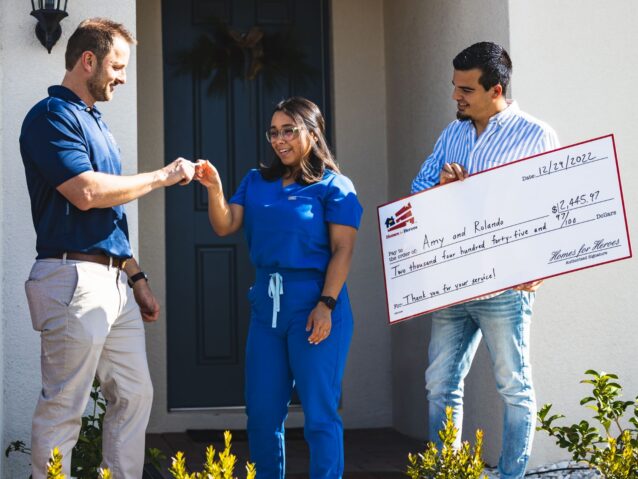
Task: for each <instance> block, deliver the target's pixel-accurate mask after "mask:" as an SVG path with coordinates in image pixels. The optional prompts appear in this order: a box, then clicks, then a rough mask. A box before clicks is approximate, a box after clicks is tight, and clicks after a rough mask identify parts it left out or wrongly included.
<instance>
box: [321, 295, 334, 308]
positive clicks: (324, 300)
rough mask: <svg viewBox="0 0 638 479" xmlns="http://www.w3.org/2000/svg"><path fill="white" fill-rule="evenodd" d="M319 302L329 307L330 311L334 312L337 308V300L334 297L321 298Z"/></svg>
mask: <svg viewBox="0 0 638 479" xmlns="http://www.w3.org/2000/svg"><path fill="white" fill-rule="evenodd" d="M319 301H320V302H322V303H323V304H325V305H326V306H328V308H329V309H331V310H333V309H335V308H336V307H337V300H336V299H334V298H333V297H332V296H320V297H319Z"/></svg>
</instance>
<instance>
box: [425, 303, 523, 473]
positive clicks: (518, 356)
mask: <svg viewBox="0 0 638 479" xmlns="http://www.w3.org/2000/svg"><path fill="white" fill-rule="evenodd" d="M534 296H535V294H534V293H528V292H523V291H514V290H507V291H505V292H504V293H502V294H500V295H498V296H495V297H493V298H490V299H484V300H475V301H469V302H467V303H463V304H458V305H455V306H451V307H449V308H447V309H443V310H441V311H435V312H434V313H432V337H431V339H430V346H429V349H428V355H429V360H430V364H429V366H428V369H427V371H426V373H425V380H426V389H427V391H428V401H429V437H430V440H434V441H436V443H437V445H438V446H439V447H440V441H439V438H438V434H437V431H438V430H439V429H441V428H442V427H443V424H444V423H445V407H446V406H452V408H453V410H454V423H455V425H456V427H457V428H458V429H459V435H458V437H457V441H458V443H457V445H458V444H460V437H461V426H462V424H463V385H464V380H465V376H466V375H467V373H468V371H469V370H470V366H471V364H472V360H473V359H474V354H475V353H476V349H477V348H478V345H479V343H480V341H481V337H482V336H484V337H485V343H486V345H487V349H488V350H489V353H490V356H491V358H492V365H493V367H494V376H495V378H496V386H497V388H498V392H499V394H500V395H501V397H502V398H503V401H504V403H505V417H504V421H503V443H502V449H501V457H500V460H499V463H498V470H499V473H500V475H501V479H520V478H522V477H523V476H524V475H525V469H526V467H527V461H528V460H529V455H530V452H531V449H532V440H533V437H534V429H535V422H536V399H535V397H534V388H533V385H532V368H531V364H530V355H529V335H530V321H531V315H532V303H533V302H534ZM486 407H487V405H486Z"/></svg>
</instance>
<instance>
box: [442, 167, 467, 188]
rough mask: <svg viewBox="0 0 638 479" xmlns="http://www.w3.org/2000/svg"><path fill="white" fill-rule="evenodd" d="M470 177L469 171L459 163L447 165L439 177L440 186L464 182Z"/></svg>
mask: <svg viewBox="0 0 638 479" xmlns="http://www.w3.org/2000/svg"><path fill="white" fill-rule="evenodd" d="M468 176H469V174H468V172H467V170H466V169H465V168H463V167H462V166H461V165H459V164H458V163H445V164H444V165H443V168H442V169H441V174H440V175H439V184H440V185H444V184H446V183H452V182H453V181H457V180H459V181H463V180H464V179H465V178H467V177H468Z"/></svg>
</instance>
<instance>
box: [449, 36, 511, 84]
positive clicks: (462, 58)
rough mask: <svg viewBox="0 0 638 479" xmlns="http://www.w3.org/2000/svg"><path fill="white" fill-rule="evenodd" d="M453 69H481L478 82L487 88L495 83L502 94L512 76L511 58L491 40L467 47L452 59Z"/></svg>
mask: <svg viewBox="0 0 638 479" xmlns="http://www.w3.org/2000/svg"><path fill="white" fill-rule="evenodd" d="M452 65H454V69H455V70H461V71H467V70H473V69H474V68H478V69H479V70H481V77H480V78H479V83H480V84H481V85H482V86H483V88H485V89H486V90H489V89H490V88H492V87H493V86H495V85H498V84H499V83H500V85H501V86H502V87H503V96H505V93H507V86H508V85H509V82H510V77H511V76H512V60H510V56H509V54H508V53H507V51H506V50H505V48H503V47H502V46H500V45H497V44H496V43H492V42H479V43H475V44H474V45H472V46H470V47H467V48H466V49H465V50H463V51H462V52H461V53H459V54H458V55H457V56H456V57H455V58H454V60H453V61H452Z"/></svg>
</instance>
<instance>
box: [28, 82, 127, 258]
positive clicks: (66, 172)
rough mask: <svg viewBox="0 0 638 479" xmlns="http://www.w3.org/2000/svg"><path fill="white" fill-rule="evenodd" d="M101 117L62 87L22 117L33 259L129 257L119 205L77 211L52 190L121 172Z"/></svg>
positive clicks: (56, 88) (111, 137)
mask: <svg viewBox="0 0 638 479" xmlns="http://www.w3.org/2000/svg"><path fill="white" fill-rule="evenodd" d="M101 117H102V115H101V114H100V112H99V110H98V109H97V108H95V107H93V108H89V107H88V106H87V105H86V103H84V102H83V101H82V100H81V99H80V98H79V97H78V96H77V95H76V94H75V93H73V92H72V91H71V90H69V89H68V88H65V87H63V86H52V87H50V88H49V97H48V98H45V99H44V100H42V101H40V102H39V103H37V104H36V105H35V106H34V107H33V108H32V109H31V111H29V113H28V114H27V116H26V118H25V119H24V122H23V124H22V132H21V134H20V153H21V154H22V161H23V163H24V168H25V173H26V177H27V186H28V188H29V196H30V197H31V214H32V217H33V224H34V226H35V231H36V234H37V241H36V250H37V252H38V256H37V257H38V258H47V257H54V256H59V255H61V254H62V253H64V252H65V251H74V252H83V253H97V252H102V253H105V254H107V255H109V256H115V257H119V258H129V257H131V256H132V252H131V246H130V244H129V240H128V225H127V222H126V214H125V213H124V208H123V207H122V206H114V207H112V208H93V209H90V210H88V211H81V210H79V209H78V208H76V207H75V206H73V205H72V204H71V203H70V202H69V201H68V200H67V199H66V198H65V197H64V196H62V195H61V194H60V193H59V192H58V191H57V189H56V188H57V187H58V186H60V185H61V184H62V183H64V182H65V181H67V180H69V179H71V178H73V177H75V176H77V175H79V174H80V173H84V172H85V171H99V172H101V173H107V174H111V175H119V174H121V173H122V164H121V162H120V151H119V148H118V147H117V144H116V143H115V139H114V138H113V135H112V134H111V132H110V131H109V129H108V128H107V126H106V124H105V123H104V122H103V121H102V118H101Z"/></svg>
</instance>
